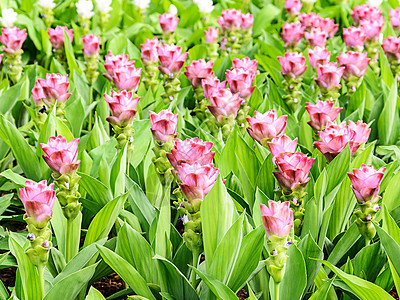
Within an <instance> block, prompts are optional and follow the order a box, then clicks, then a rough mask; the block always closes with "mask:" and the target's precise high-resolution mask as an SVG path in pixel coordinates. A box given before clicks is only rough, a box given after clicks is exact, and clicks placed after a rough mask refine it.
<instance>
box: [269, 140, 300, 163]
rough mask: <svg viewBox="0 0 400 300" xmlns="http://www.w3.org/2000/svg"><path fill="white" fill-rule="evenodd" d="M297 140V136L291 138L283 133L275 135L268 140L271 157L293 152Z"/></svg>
mask: <svg viewBox="0 0 400 300" xmlns="http://www.w3.org/2000/svg"><path fill="white" fill-rule="evenodd" d="M297 141H298V138H295V139H294V140H292V139H291V138H290V137H288V136H287V135H285V134H284V135H281V136H279V137H275V138H273V139H272V140H271V141H270V142H268V147H269V151H270V152H271V155H272V157H275V156H277V155H278V154H281V153H293V152H295V151H296V147H297ZM273 161H275V159H273Z"/></svg>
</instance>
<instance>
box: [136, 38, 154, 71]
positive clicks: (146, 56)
mask: <svg viewBox="0 0 400 300" xmlns="http://www.w3.org/2000/svg"><path fill="white" fill-rule="evenodd" d="M157 48H158V39H157V38H156V37H154V38H152V39H151V40H150V39H146V41H145V43H144V44H141V45H140V49H141V55H142V56H141V57H142V61H143V63H144V64H149V63H155V62H158V53H157Z"/></svg>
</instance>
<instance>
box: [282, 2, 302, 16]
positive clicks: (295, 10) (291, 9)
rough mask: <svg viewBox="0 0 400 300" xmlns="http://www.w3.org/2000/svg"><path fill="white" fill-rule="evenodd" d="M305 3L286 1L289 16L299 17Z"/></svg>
mask: <svg viewBox="0 0 400 300" xmlns="http://www.w3.org/2000/svg"><path fill="white" fill-rule="evenodd" d="M302 6H303V3H301V1H300V0H286V1H285V9H286V13H287V14H288V15H292V16H297V15H298V14H299V12H300V9H301V7H302Z"/></svg>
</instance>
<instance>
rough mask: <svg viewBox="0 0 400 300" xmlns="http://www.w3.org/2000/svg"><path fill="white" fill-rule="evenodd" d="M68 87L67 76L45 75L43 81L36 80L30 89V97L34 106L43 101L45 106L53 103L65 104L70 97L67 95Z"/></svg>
mask: <svg viewBox="0 0 400 300" xmlns="http://www.w3.org/2000/svg"><path fill="white" fill-rule="evenodd" d="M68 87H69V82H68V75H61V74H50V73H47V74H46V80H45V79H41V78H40V79H38V80H37V81H36V83H35V86H34V88H33V89H32V97H33V100H34V101H35V104H36V105H40V102H41V101H42V100H43V101H44V103H45V104H46V105H52V104H55V102H56V101H57V102H66V101H67V100H68V98H69V97H70V96H71V94H70V93H67V91H68Z"/></svg>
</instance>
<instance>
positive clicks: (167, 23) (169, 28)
mask: <svg viewBox="0 0 400 300" xmlns="http://www.w3.org/2000/svg"><path fill="white" fill-rule="evenodd" d="M158 20H159V22H160V26H161V29H162V31H163V32H164V33H171V32H175V30H176V27H177V26H178V23H179V18H178V17H177V16H176V15H174V14H170V13H164V14H162V15H160V16H159V17H158Z"/></svg>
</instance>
